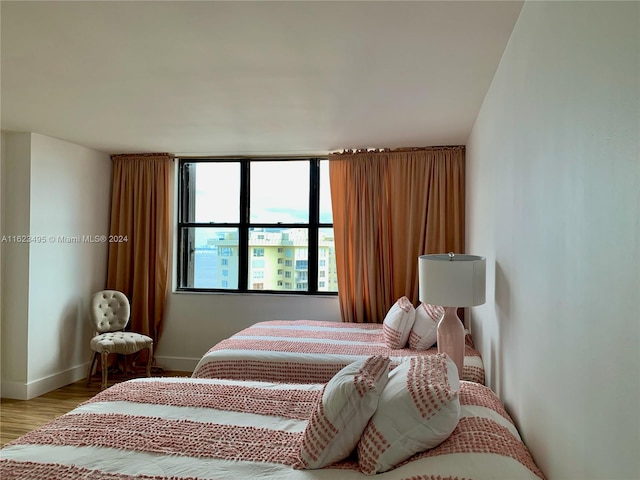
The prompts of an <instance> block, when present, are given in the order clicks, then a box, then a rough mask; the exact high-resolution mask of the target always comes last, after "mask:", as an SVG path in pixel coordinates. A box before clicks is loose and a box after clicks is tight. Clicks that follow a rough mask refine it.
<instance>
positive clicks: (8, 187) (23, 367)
mask: <svg viewBox="0 0 640 480" xmlns="http://www.w3.org/2000/svg"><path fill="white" fill-rule="evenodd" d="M2 147H3V148H2V154H3V155H2V173H3V175H2V236H3V237H4V241H3V242H2V264H1V265H0V268H1V269H2V290H1V293H2V295H1V297H2V306H1V308H2V337H1V342H0V346H1V348H2V354H1V357H2V366H1V368H2V369H1V371H0V374H1V375H2V396H6V395H5V394H7V393H8V392H7V390H8V388H7V384H11V385H25V384H26V382H27V349H26V345H27V338H28V337H27V335H28V331H27V327H28V325H27V321H26V319H27V314H28V310H29V249H28V245H26V244H23V243H17V242H14V241H13V240H15V236H16V235H29V231H30V229H29V204H30V199H29V177H30V175H31V161H30V158H31V135H30V134H28V133H5V132H2Z"/></svg>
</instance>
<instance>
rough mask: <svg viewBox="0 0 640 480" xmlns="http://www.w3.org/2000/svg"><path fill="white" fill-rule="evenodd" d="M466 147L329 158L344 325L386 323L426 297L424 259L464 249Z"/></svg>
mask: <svg viewBox="0 0 640 480" xmlns="http://www.w3.org/2000/svg"><path fill="white" fill-rule="evenodd" d="M464 153H465V150H464V147H432V148H422V149H394V150H389V149H387V150H374V151H369V150H364V151H362V150H359V151H356V152H353V151H350V150H349V151H345V152H342V153H334V154H331V155H329V177H330V182H331V201H332V204H333V229H334V238H335V249H336V267H337V275H338V296H339V301H340V311H341V315H342V320H343V321H344V322H358V323H362V322H371V323H381V322H382V321H383V320H384V317H385V315H386V313H387V311H388V310H389V308H390V307H391V306H392V305H393V304H394V303H395V301H396V300H397V299H398V298H400V297H402V296H407V297H408V298H409V300H411V301H412V302H413V303H414V304H416V303H417V301H418V256H419V255H424V254H430V253H446V252H450V251H452V252H455V253H463V251H464Z"/></svg>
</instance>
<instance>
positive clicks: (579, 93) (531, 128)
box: [467, 2, 640, 480]
mask: <svg viewBox="0 0 640 480" xmlns="http://www.w3.org/2000/svg"><path fill="white" fill-rule="evenodd" d="M639 21H640V4H639V3H638V2H620V3H617V2H527V3H526V4H525V5H524V7H523V9H522V12H521V14H520V17H519V20H518V22H517V24H516V26H515V28H514V31H513V34H512V36H511V39H510V41H509V44H508V46H507V49H506V50H505V53H504V56H503V58H502V61H501V64H500V66H499V68H498V71H497V72H496V76H495V78H494V80H493V83H492V85H491V88H490V90H489V92H488V94H487V96H486V98H485V101H484V104H483V106H482V109H481V112H480V114H479V116H478V118H477V121H476V124H475V126H474V129H473V132H472V134H471V136H470V139H469V141H468V144H467V182H468V183H467V218H468V224H467V249H468V251H469V252H471V253H474V254H481V255H486V256H487V281H488V285H487V302H486V304H485V305H483V306H481V307H477V308H474V309H473V315H472V329H473V333H474V339H475V340H476V343H477V345H478V348H479V349H480V351H481V353H482V355H483V358H484V361H485V364H486V367H487V373H488V383H489V385H490V386H491V387H492V388H494V390H496V391H497V393H498V394H499V395H500V397H501V398H502V399H503V400H504V401H505V403H506V406H507V409H508V410H509V412H510V413H511V414H512V415H513V416H514V418H515V420H516V422H517V424H518V426H519V427H520V429H521V432H522V433H523V436H524V439H525V441H526V443H527V444H528V446H529V448H530V450H531V451H532V454H533V456H534V458H535V459H536V461H537V463H538V464H539V465H540V467H541V468H542V470H543V471H544V472H545V474H546V475H547V476H548V478H549V479H551V480H553V479H568V478H580V479H610V480H612V479H638V478H640V240H639V238H640V226H639V222H640V193H639V192H640V147H639V146H640V100H639V97H640V65H639V61H640V60H639V59H640V28H639Z"/></svg>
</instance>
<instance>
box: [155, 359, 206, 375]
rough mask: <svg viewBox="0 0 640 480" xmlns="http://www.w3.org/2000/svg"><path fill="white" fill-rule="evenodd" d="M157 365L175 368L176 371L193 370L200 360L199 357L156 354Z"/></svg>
mask: <svg viewBox="0 0 640 480" xmlns="http://www.w3.org/2000/svg"><path fill="white" fill-rule="evenodd" d="M155 359H156V365H158V366H159V367H162V368H164V369H165V370H173V371H175V372H193V371H194V370H195V368H196V365H198V362H199V361H200V359H199V358H186V357H161V356H158V355H156V356H155Z"/></svg>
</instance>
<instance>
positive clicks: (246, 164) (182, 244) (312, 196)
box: [176, 156, 338, 296]
mask: <svg viewBox="0 0 640 480" xmlns="http://www.w3.org/2000/svg"><path fill="white" fill-rule="evenodd" d="M177 160H178V171H179V176H178V178H179V182H178V188H177V194H178V199H177V200H178V202H177V203H178V209H177V211H178V215H177V217H178V218H177V232H178V233H177V246H176V249H177V255H176V272H177V278H176V280H177V282H176V291H180V292H212V293H231V294H232V293H242V294H260V295H263V294H276V295H321V296H337V295H338V292H337V291H336V292H328V291H319V290H318V288H319V278H318V277H319V260H320V255H319V241H318V240H319V239H318V235H319V232H320V229H323V228H333V223H326V222H320V218H319V217H320V162H321V161H328V158H327V157H322V156H317V157H220V158H218V157H206V158H200V157H199V158H190V157H179V158H178V159H177ZM293 160H298V161H299V160H304V161H308V162H309V199H308V202H309V203H308V205H309V222H308V223H284V222H282V223H280V222H278V223H264V222H259V223H256V222H250V221H249V214H250V212H249V205H250V179H251V162H260V161H269V162H274V161H282V162H286V161H293ZM197 163H239V164H240V198H239V208H240V216H239V221H238V222H237V223H233V222H195V221H188V219H189V213H190V211H191V208H192V204H194V202H195V186H194V188H193V189H192V188H191V184H190V183H191V175H190V172H189V166H190V165H192V164H197ZM194 182H195V177H194ZM193 207H195V204H194V205H193ZM273 227H277V228H307V229H308V245H307V250H308V253H307V262H308V270H307V276H308V280H307V290H306V291H305V290H254V289H250V288H249V286H250V285H251V283H253V282H252V280H253V279H250V278H249V270H250V268H249V267H250V264H251V260H252V259H255V258H261V257H255V256H254V255H253V248H255V247H253V248H251V249H250V248H249V232H250V230H251V229H252V228H273ZM190 228H237V229H238V237H239V238H238V252H239V254H238V288H237V289H231V288H198V287H189V286H186V284H187V281H186V280H185V279H187V280H188V278H189V276H190V275H193V273H192V272H193V262H191V263H190V261H189V258H190V256H192V255H193V254H194V253H195V247H193V245H191V244H190V243H189V238H187V237H188V234H187V233H186V232H188V231H189V229H190ZM241 252H243V253H242V254H241ZM287 258H288V257H287ZM280 266H281V264H279V265H278V268H280ZM190 269H191V273H190ZM323 280H324V281H326V278H324V279H323Z"/></svg>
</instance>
